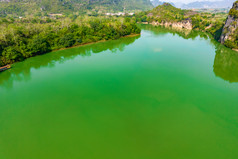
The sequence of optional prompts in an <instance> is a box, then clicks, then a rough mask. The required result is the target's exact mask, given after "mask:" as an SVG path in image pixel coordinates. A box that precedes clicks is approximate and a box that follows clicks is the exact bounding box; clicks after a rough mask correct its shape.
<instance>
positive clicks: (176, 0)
mask: <svg viewBox="0 0 238 159" xmlns="http://www.w3.org/2000/svg"><path fill="white" fill-rule="evenodd" d="M151 1H153V0H151ZM161 1H163V2H173V3H190V2H197V1H199V2H202V1H211V2H212V1H222V0H161ZM234 2H235V0H234Z"/></svg>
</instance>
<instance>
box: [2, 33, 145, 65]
mask: <svg viewBox="0 0 238 159" xmlns="http://www.w3.org/2000/svg"><path fill="white" fill-rule="evenodd" d="M140 35H141V34H130V35H126V36H122V37H120V38H119V39H123V38H129V37H136V36H140ZM115 40H117V39H115ZM106 41H112V39H109V40H100V41H96V42H90V43H84V44H80V45H75V46H71V47H67V48H60V49H55V50H52V51H50V52H46V53H44V54H49V53H52V52H55V51H59V50H67V49H71V48H77V47H82V46H86V45H91V44H96V43H102V42H106ZM44 54H40V55H35V56H31V57H36V56H41V55H44ZM31 57H30V58H31ZM18 62H22V61H18ZM15 63H17V62H14V63H12V64H15ZM6 66H7V65H6Z"/></svg>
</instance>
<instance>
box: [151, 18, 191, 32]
mask: <svg viewBox="0 0 238 159" xmlns="http://www.w3.org/2000/svg"><path fill="white" fill-rule="evenodd" d="M151 24H152V25H161V26H165V27H172V28H174V29H187V30H192V29H193V25H192V22H191V21H190V20H183V21H181V22H161V23H159V22H156V21H154V22H152V23H151Z"/></svg>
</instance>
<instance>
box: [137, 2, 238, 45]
mask: <svg viewBox="0 0 238 159" xmlns="http://www.w3.org/2000/svg"><path fill="white" fill-rule="evenodd" d="M236 4H238V1H236V2H235V3H234V6H236ZM234 6H233V8H232V9H231V10H230V12H229V17H231V18H233V19H237V18H238V10H237V9H238V8H236V7H234ZM135 16H136V21H137V22H147V23H151V24H159V25H165V26H166V24H169V26H172V25H173V24H175V25H176V24H182V25H180V26H181V28H183V27H184V28H187V27H186V26H185V25H188V24H189V25H190V26H191V29H194V30H200V31H205V32H208V33H210V34H211V35H212V36H213V37H214V39H216V40H218V41H221V35H222V33H223V32H224V30H223V27H224V25H225V24H226V19H227V16H228V13H224V12H220V13H216V14H214V13H210V12H195V11H192V10H183V9H179V8H176V7H174V6H172V5H171V4H169V3H164V4H163V5H159V6H157V7H156V8H154V9H153V10H151V11H146V12H140V13H138V14H136V15H135ZM233 22H234V23H232V24H233V25H234V27H233V29H234V28H235V30H236V31H234V33H233V35H234V36H233V38H230V40H227V41H224V42H223V43H224V45H225V46H227V47H229V48H234V49H237V48H238V34H237V33H238V27H237V26H238V23H237V21H235V20H233ZM188 28H189V27H188ZM189 29H190V28H189ZM226 32H229V31H226Z"/></svg>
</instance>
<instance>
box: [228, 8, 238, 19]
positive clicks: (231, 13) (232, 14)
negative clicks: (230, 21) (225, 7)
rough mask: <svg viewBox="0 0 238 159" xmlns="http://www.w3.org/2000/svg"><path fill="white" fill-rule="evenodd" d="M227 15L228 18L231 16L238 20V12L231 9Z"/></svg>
mask: <svg viewBox="0 0 238 159" xmlns="http://www.w3.org/2000/svg"><path fill="white" fill-rule="evenodd" d="M229 15H230V16H233V17H235V18H238V10H236V9H234V8H232V9H231V10H230V12H229Z"/></svg>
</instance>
